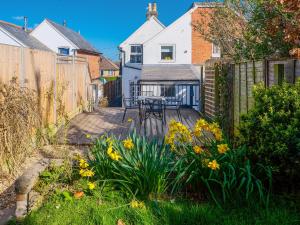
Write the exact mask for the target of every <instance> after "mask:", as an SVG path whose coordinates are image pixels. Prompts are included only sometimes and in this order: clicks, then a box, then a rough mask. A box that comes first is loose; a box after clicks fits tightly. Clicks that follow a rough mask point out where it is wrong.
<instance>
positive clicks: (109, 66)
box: [100, 56, 120, 70]
mask: <svg viewBox="0 0 300 225" xmlns="http://www.w3.org/2000/svg"><path fill="white" fill-rule="evenodd" d="M100 69H101V70H119V69H120V68H119V67H118V66H117V65H116V64H115V63H113V62H112V61H110V60H109V59H107V58H105V57H104V56H101V60H100Z"/></svg>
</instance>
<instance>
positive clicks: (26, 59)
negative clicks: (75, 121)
mask: <svg viewBox="0 0 300 225" xmlns="http://www.w3.org/2000/svg"><path fill="white" fill-rule="evenodd" d="M14 77H15V78H17V79H18V81H19V83H20V85H21V86H22V87H26V88H29V89H32V90H35V91H36V93H37V95H38V97H39V105H40V112H41V115H42V118H43V121H44V123H53V124H57V123H59V122H60V119H62V117H63V115H68V116H69V117H73V116H74V115H76V114H77V113H78V112H79V111H80V110H82V109H83V107H85V106H86V105H87V104H88V102H89V100H90V99H91V95H92V92H91V87H90V83H91V80H90V75H89V72H88V64H87V62H86V61H85V60H84V59H82V58H77V57H60V56H57V55H56V54H55V53H53V52H47V51H39V50H33V49H28V48H21V47H15V46H8V45H0V81H1V82H4V83H9V82H10V81H11V80H12V78H14Z"/></svg>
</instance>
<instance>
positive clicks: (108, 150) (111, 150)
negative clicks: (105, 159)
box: [107, 146, 114, 155]
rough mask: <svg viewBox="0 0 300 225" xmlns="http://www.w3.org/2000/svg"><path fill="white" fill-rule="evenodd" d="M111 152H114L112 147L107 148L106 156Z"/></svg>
mask: <svg viewBox="0 0 300 225" xmlns="http://www.w3.org/2000/svg"><path fill="white" fill-rule="evenodd" d="M113 151H114V150H113V147H112V146H109V147H108V149H107V154H108V155H110V154H111V153H112V152H113Z"/></svg>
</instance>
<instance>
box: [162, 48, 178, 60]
mask: <svg viewBox="0 0 300 225" xmlns="http://www.w3.org/2000/svg"><path fill="white" fill-rule="evenodd" d="M174 58H175V57H174V45H163V46H161V60H162V61H173V60H174Z"/></svg>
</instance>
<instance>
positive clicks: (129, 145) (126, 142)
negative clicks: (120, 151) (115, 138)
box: [123, 138, 134, 150]
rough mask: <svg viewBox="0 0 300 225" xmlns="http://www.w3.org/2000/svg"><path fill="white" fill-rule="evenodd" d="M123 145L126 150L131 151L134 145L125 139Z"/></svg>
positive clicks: (130, 140) (128, 139) (129, 139)
mask: <svg viewBox="0 0 300 225" xmlns="http://www.w3.org/2000/svg"><path fill="white" fill-rule="evenodd" d="M123 145H124V147H125V148H126V149H129V150H131V149H133V148H134V144H133V141H132V139H131V138H127V139H126V140H124V141H123Z"/></svg>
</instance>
